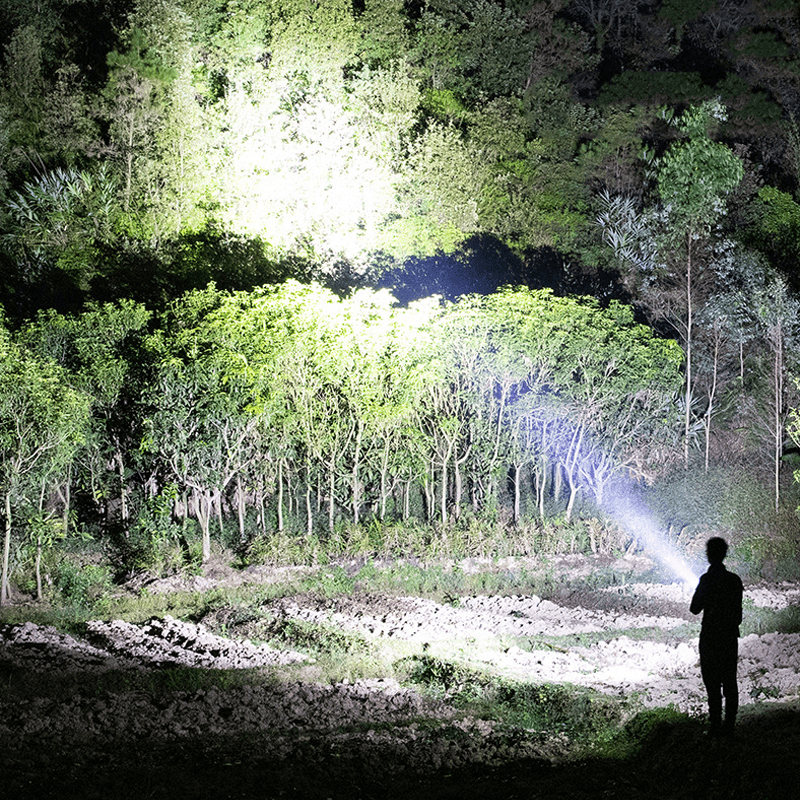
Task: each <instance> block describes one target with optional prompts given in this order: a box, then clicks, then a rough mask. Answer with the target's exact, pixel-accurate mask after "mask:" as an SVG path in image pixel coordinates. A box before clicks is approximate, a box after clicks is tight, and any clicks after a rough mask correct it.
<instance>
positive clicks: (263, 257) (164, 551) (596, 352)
mask: <svg viewBox="0 0 800 800" xmlns="http://www.w3.org/2000/svg"><path fill="white" fill-rule="evenodd" d="M0 13H2V15H3V19H2V22H3V24H2V25H0V307H1V308H2V313H1V314H0V322H1V323H2V325H0V349H1V350H2V359H0V495H1V496H2V504H1V507H0V517H1V518H2V521H3V563H2V587H1V588H2V593H1V597H0V601H2V602H6V601H7V600H8V599H9V597H10V596H11V594H12V593H13V592H14V591H19V590H25V591H30V592H31V593H34V594H36V595H38V596H40V597H41V596H42V595H43V593H44V592H45V591H46V587H47V585H48V584H52V583H53V582H55V584H56V585H58V582H59V580H61V581H62V582H64V581H68V580H70V579H71V580H74V575H73V576H72V578H70V575H71V573H69V572H68V570H67V569H66V567H64V566H63V554H64V553H66V552H69V551H70V549H71V548H74V547H78V546H82V547H88V546H90V544H91V546H94V547H97V548H98V549H99V550H101V551H102V552H104V553H105V554H106V555H107V556H108V557H109V558H110V562H111V563H112V564H113V565H114V569H115V572H116V576H117V577H123V576H129V575H131V574H133V573H135V572H136V571H138V570H142V569H150V570H153V571H156V572H158V571H161V572H164V573H167V572H169V571H170V570H179V569H184V568H186V567H193V568H196V569H202V565H203V564H204V563H206V562H207V561H208V560H209V559H210V558H211V557H212V553H213V552H214V549H215V548H217V549H224V550H226V551H231V552H234V553H236V554H237V557H238V558H239V559H240V560H241V563H243V564H246V563H249V562H252V561H261V562H263V561H270V560H273V561H281V560H295V561H297V562H302V561H304V560H313V561H316V562H318V561H319V560H320V559H327V558H333V557H335V556H337V555H340V554H342V553H376V552H382V553H406V554H408V553H417V552H419V553H425V554H445V555H446V554H452V553H454V552H459V553H481V554H484V555H485V554H489V555H491V554H497V553H513V552H522V553H534V552H546V551H547V552H553V551H559V552H561V551H576V550H578V551H584V552H594V553H598V552H606V551H609V552H610V551H612V550H620V549H621V550H625V549H631V548H635V547H636V546H637V543H636V541H635V538H634V540H633V541H632V540H631V537H630V535H628V534H625V533H620V532H616V531H615V528H614V522H613V520H612V519H609V518H608V517H607V515H606V514H605V510H604V509H605V503H606V501H607V498H608V497H609V495H610V494H613V493H614V492H615V491H619V490H620V487H624V489H625V491H635V492H636V493H638V494H640V495H641V496H643V497H644V498H645V499H646V502H647V503H648V504H649V507H650V508H651V509H652V510H653V513H654V514H656V515H657V517H658V519H659V524H660V525H662V526H663V529H664V531H665V535H666V536H668V537H671V538H672V539H673V540H675V541H676V542H677V543H678V544H680V545H682V546H691V544H692V542H693V541H694V540H695V539H696V538H697V539H699V538H703V537H704V536H705V535H706V534H707V533H708V532H709V531H712V530H713V531H715V532H722V533H724V535H726V536H727V537H729V538H730V539H731V540H732V541H733V542H734V543H735V544H736V546H737V549H738V553H739V554H740V557H741V558H743V559H748V560H749V563H750V564H751V566H752V567H753V569H754V570H755V571H756V572H758V571H759V570H761V571H763V573H764V574H768V575H770V576H772V577H779V576H780V575H782V574H784V573H787V571H791V569H795V570H796V565H797V558H798V556H799V555H800V523H799V522H798V515H797V509H798V504H800V499H799V498H798V482H797V480H796V477H795V475H796V470H798V467H800V413H799V411H798V409H800V388H798V383H797V379H798V376H800V358H799V356H800V350H799V349H798V344H799V343H800V342H799V340H800V314H799V313H798V312H799V311H800V202H799V201H800V195H799V194H798V193H799V192H800V121H799V120H800V11H799V10H798V7H797V4H796V2H794V0H505V1H503V0H280V1H279V0H6V1H5V2H4V4H3V11H2V12H0ZM797 475H798V476H800V473H797ZM59 565H62V566H61V567H60V566H59ZM59 570H60V571H59Z"/></svg>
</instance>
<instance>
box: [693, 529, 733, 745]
mask: <svg viewBox="0 0 800 800" xmlns="http://www.w3.org/2000/svg"><path fill="white" fill-rule="evenodd" d="M727 553H728V543H727V542H726V541H725V540H724V539H723V538H721V537H719V536H714V537H712V538H711V539H709V540H708V541H707V542H706V556H707V558H708V565H709V566H708V570H707V571H706V572H705V573H704V574H703V575H702V576H701V577H700V582H699V583H698V584H697V589H695V592H694V595H693V596H692V602H691V605H690V606H689V610H690V611H691V612H692V614H699V613H700V612H701V611H702V612H703V621H702V623H701V626H700V674H701V676H702V678H703V683H704V684H705V687H706V692H707V694H708V717H709V724H710V728H709V733H710V734H711V735H712V736H718V735H720V734H722V735H726V736H733V728H734V725H735V724H736V712H737V711H738V710H739V687H738V685H737V683H736V662H737V660H738V657H739V625H741V622H742V594H743V591H744V589H743V587H742V581H741V578H740V577H739V576H738V575H736V574H734V573H733V572H729V571H728V570H727V569H726V568H725V566H724V564H723V563H722V562H723V561H724V560H725V556H726V555H727ZM723 695H724V696H725V723H724V725H723V723H722V696H723Z"/></svg>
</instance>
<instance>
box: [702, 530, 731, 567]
mask: <svg viewBox="0 0 800 800" xmlns="http://www.w3.org/2000/svg"><path fill="white" fill-rule="evenodd" d="M726 555H728V543H727V542H726V541H725V540H724V539H723V538H722V537H721V536H713V537H712V538H711V539H709V540H708V541H707V542H706V556H707V557H708V563H709V564H721V563H722V562H723V560H724V559H725V556H726Z"/></svg>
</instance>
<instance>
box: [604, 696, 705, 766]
mask: <svg viewBox="0 0 800 800" xmlns="http://www.w3.org/2000/svg"><path fill="white" fill-rule="evenodd" d="M699 726H700V723H699V722H698V721H697V720H696V719H693V718H692V717H690V716H689V715H688V714H685V713H682V712H680V711H678V710H677V709H675V708H672V707H667V708H652V709H647V710H645V711H640V712H639V713H638V714H636V716H635V717H633V718H632V719H630V720H629V721H628V722H626V723H625V725H624V726H623V728H622V729H621V730H619V731H611V732H609V735H607V736H605V737H602V738H601V739H600V740H599V741H597V742H596V743H595V745H594V747H593V748H592V749H593V750H594V751H597V752H598V753H599V754H601V755H602V756H604V757H606V758H612V759H641V758H647V757H649V756H650V753H651V752H652V749H653V748H654V746H655V745H656V744H657V743H659V744H660V745H661V746H663V745H664V743H665V741H669V742H677V741H681V740H683V741H687V740H689V741H691V740H694V739H695V738H696V736H697V735H698V733H699Z"/></svg>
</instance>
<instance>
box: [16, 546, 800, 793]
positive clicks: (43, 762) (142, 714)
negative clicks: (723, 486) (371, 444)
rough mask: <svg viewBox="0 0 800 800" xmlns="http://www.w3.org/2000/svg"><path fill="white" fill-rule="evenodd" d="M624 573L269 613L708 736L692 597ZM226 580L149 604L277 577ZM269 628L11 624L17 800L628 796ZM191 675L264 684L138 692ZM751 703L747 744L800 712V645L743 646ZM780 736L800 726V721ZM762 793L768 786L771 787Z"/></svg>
mask: <svg viewBox="0 0 800 800" xmlns="http://www.w3.org/2000/svg"><path fill="white" fill-rule="evenodd" d="M623 566H624V574H625V576H626V579H625V582H624V583H623V584H622V585H619V586H614V587H612V588H610V589H598V590H594V589H589V588H585V589H582V588H580V583H579V582H577V583H576V581H575V576H576V575H579V574H580V571H581V570H585V569H587V563H586V561H585V560H575V559H573V560H572V561H569V560H565V561H564V562H563V563H562V564H561V568H562V573H561V574H562V578H563V579H564V580H565V585H567V582H566V578H570V579H571V582H570V583H569V584H568V585H570V586H572V587H574V586H576V585H577V586H578V587H579V588H577V589H575V588H572V589H569V590H564V591H563V592H558V591H556V592H554V593H553V595H552V596H551V598H550V599H543V598H541V597H536V596H532V595H527V596H525V595H516V596H515V595H509V596H490V595H476V596H473V597H467V598H460V599H459V600H458V601H455V600H454V601H453V602H451V603H437V602H434V601H432V600H429V599H425V598H421V597H416V596H412V595H409V596H392V595H379V594H374V593H370V594H360V593H354V594H350V595H339V596H334V597H323V596H320V595H318V594H297V595H295V596H291V597H284V598H280V599H276V600H272V601H265V604H264V608H263V609H262V610H263V612H264V613H265V614H266V615H267V616H268V618H269V619H270V620H271V621H272V622H271V630H273V631H274V630H276V629H278V628H285V626H286V624H287V623H299V624H301V625H302V624H308V625H310V626H321V627H323V628H325V629H329V630H331V631H337V632H341V634H342V635H343V636H349V637H352V639H353V640H354V641H360V642H364V643H366V646H367V647H371V648H375V649H376V651H377V650H380V648H381V647H384V646H385V647H392V648H395V650H398V651H402V652H405V653H409V654H423V653H424V654H426V655H429V656H431V657H436V658H441V659H444V660H447V661H449V662H456V663H461V664H464V665H467V666H468V667H469V669H470V670H473V671H475V672H476V674H482V675H485V676H489V679H491V678H492V677H494V678H495V679H507V680H511V681H527V682H532V683H542V684H552V683H570V684H574V685H579V686H583V687H587V688H589V689H594V690H597V691H599V692H602V693H603V694H606V695H610V696H614V697H617V698H622V699H626V698H635V703H636V707H637V708H642V707H644V708H647V707H652V708H655V707H665V706H673V707H675V708H677V709H679V710H681V711H685V712H689V713H691V714H695V715H698V719H699V715H701V714H702V712H703V710H704V707H705V695H704V691H703V687H702V684H701V682H700V676H699V667H698V659H697V640H696V636H697V630H698V626H697V620H696V619H694V618H692V617H691V615H690V614H689V613H688V610H687V607H688V600H689V593H688V591H687V590H686V589H685V588H684V587H682V586H680V585H678V584H650V583H643V582H637V580H636V567H637V566H639V567H642V568H644V566H646V565H635V564H626V565H623ZM623 566H621V567H620V569H622V568H623ZM589 568H590V565H589ZM223 573H224V574H219V575H218V576H217V577H204V578H194V579H191V581H190V582H188V583H187V581H186V580H185V579H170V580H168V581H161V582H155V583H151V584H150V585H149V587H148V590H149V591H151V592H157V591H171V590H175V589H178V588H181V589H187V588H195V589H198V590H207V589H209V588H213V587H214V586H217V585H220V584H221V583H228V584H230V583H231V582H234V581H236V582H243V581H249V582H254V583H257V582H259V581H266V580H271V579H272V580H274V579H275V578H276V576H275V575H274V573H272V574H268V573H267V572H266V571H259V570H251V571H250V572H249V573H246V574H243V573H233V572H224V571H223ZM746 598H747V600H748V601H749V603H748V604H747V606H748V608H750V609H759V608H767V609H771V610H774V611H777V612H780V611H781V610H782V609H787V608H790V607H791V606H792V605H797V604H798V603H800V586H798V585H796V584H779V585H757V586H755V585H754V586H748V587H746ZM254 624H255V623H254V622H253V621H252V620H249V621H248V619H247V618H243V619H242V620H239V621H238V622H237V616H236V615H235V614H231V613H230V610H228V615H227V616H226V615H225V609H221V610H218V611H216V612H215V613H213V614H211V615H209V618H208V619H207V620H204V622H203V623H190V622H185V621H181V620H177V619H173V618H171V617H164V618H154V619H151V620H149V621H148V622H146V623H144V624H140V625H134V624H131V623H126V622H122V621H119V620H116V621H115V620H105V621H104V620H95V621H92V622H90V623H89V624H88V625H87V626H86V629H85V631H84V633H83V634H82V635H81V636H79V637H76V636H69V635H66V634H64V633H60V632H59V631H57V630H55V629H54V628H48V627H40V626H37V625H34V624H32V623H25V624H22V625H0V686H5V687H6V690H5V691H4V692H0V748H2V752H3V756H2V760H0V768H2V769H3V771H4V772H5V775H3V782H4V785H5V786H9V787H12V788H13V789H14V792H15V794H16V796H18V797H27V796H30V797H34V796H35V797H37V798H39V797H42V798H43V797H48V796H53V797H55V796H59V797H65V796H70V793H72V792H74V793H75V796H78V795H80V796H82V797H103V796H110V795H113V796H117V797H146V796H147V797H162V796H164V797H167V796H168V797H171V798H175V797H192V796H218V797H251V796H252V797H255V796H258V797H285V796H309V797H311V796H314V797H316V796H318V797H345V796H346V797H360V796H363V797H373V796H374V797H382V796H392V795H396V796H409V797H411V796H418V792H420V791H423V789H424V794H427V795H428V796H443V797H444V796H451V795H450V794H449V792H451V791H452V792H456V793H457V794H458V795H459V796H461V797H463V796H464V794H465V792H466V794H467V796H475V797H477V796H479V795H480V796H484V792H485V790H486V786H487V785H493V786H504V787H505V788H504V790H503V796H508V797H512V796H520V797H522V796H524V797H538V796H543V797H544V796H563V797H567V796H569V797H581V796H587V797H588V796H597V797H600V796H615V792H616V789H615V788H614V787H617V788H619V787H620V786H621V785H622V783H624V780H623V779H622V778H621V777H620V776H619V775H616V774H614V775H611V774H610V773H609V774H607V773H605V772H603V777H602V778H598V776H597V770H598V769H600V767H594V768H593V769H594V772H593V773H592V775H593V777H591V778H587V780H590V782H591V781H598V780H599V781H600V783H599V784H598V786H599V785H603V786H605V787H606V788H605V789H604V790H603V791H605V792H612V794H591V792H590V793H589V794H580V792H581V791H583V790H582V789H581V788H580V786H576V785H575V781H576V780H578V781H580V780H582V778H580V775H581V769H586V768H587V767H585V766H584V767H582V768H580V769H579V768H578V767H576V766H571V767H570V766H567V765H566V764H564V760H565V758H566V757H567V756H568V755H569V748H568V746H567V742H566V740H565V738H564V736H563V735H560V734H558V733H557V732H553V731H538V732H537V731H534V730H525V731H519V732H516V733H515V732H513V731H510V730H509V728H508V726H504V725H501V724H499V723H497V722H495V721H493V720H488V719H481V718H479V716H477V715H473V716H470V715H466V714H464V713H463V712H460V711H458V710H457V709H456V708H455V707H453V705H451V704H450V702H449V700H448V697H447V696H446V695H443V696H438V697H432V696H430V695H428V694H423V693H421V692H420V691H418V690H417V689H416V688H413V687H409V686H408V685H406V686H401V685H400V684H399V683H398V682H397V681H396V680H395V679H394V678H382V679H371V680H352V681H341V682H336V683H333V684H330V683H327V684H323V683H318V682H314V681H313V680H309V679H308V675H310V674H313V657H312V656H311V655H309V653H308V652H304V651H303V648H302V647H300V646H295V647H294V648H282V647H275V646H272V647H271V646H267V645H265V644H254V643H253V641H251V639H255V640H259V639H262V640H266V639H268V638H269V637H267V636H265V635H263V633H264V631H263V629H262V630H261V634H262V635H260V636H259V635H258V634H259V630H258V629H257V627H255V628H254V627H253V626H254ZM222 633H225V634H227V635H222ZM248 636H249V638H248ZM545 636H546V637H548V639H547V641H545V639H544V637H545ZM554 636H557V637H564V638H563V639H561V638H559V639H553V638H552V637H554ZM554 642H556V644H554ZM558 642H563V645H562V644H558ZM176 668H195V669H201V670H222V671H228V673H227V674H232V673H233V672H239V671H244V670H249V671H250V673H249V674H252V675H257V676H258V677H259V679H258V680H253V681H250V682H248V681H231V683H230V686H226V685H225V684H224V682H222V685H221V686H214V687H212V688H207V689H194V690H189V691H186V690H183V689H182V688H181V687H180V686H178V687H176V689H175V691H170V692H164V691H152V692H151V691H146V690H143V689H142V685H143V684H142V680H141V677H142V675H143V674H145V675H147V674H156V673H158V674H160V675H162V676H163V675H164V674H172V672H170V670H172V671H175V669H176ZM304 668H307V672H304V671H303V670H304ZM293 670H294V671H293ZM111 673H113V674H114V675H119V674H120V673H122V674H130V675H135V676H137V680H136V681H132V684H135V687H136V688H135V690H132V691H119V690H118V689H115V690H114V691H109V692H103V691H99V692H97V691H93V692H82V691H77V692H75V693H70V692H69V691H65V692H54V691H52V690H48V691H47V692H43V693H42V694H41V696H30V697H25V698H20V697H19V696H17V694H16V693H14V692H12V691H10V690H11V689H12V688H13V686H14V685H16V682H18V681H19V680H20V679H21V677H20V676H22V675H25V676H26V679H27V680H30V676H31V674H37V675H41V676H42V677H43V678H47V679H48V680H47V685H48V686H51V687H52V685H53V682H54V681H55V683H56V685H58V684H59V682H60V683H62V684H63V685H64V686H70V685H72V683H71V680H72V679H71V677H70V676H73V677H74V676H83V677H84V678H85V676H86V675H92V676H96V678H97V680H98V681H100V680H101V679H102V677H103V675H104V674H111ZM242 674H243V673H242ZM98 685H99V684H98ZM145 685H146V684H145ZM739 687H740V698H741V702H742V705H743V712H742V720H743V725H742V730H743V731H744V733H743V734H742V738H743V740H744V741H745V742H747V741H748V734H747V730H748V724H750V726H751V728H750V730H751V731H756V730H760V728H759V726H760V725H761V724H762V723H763V719H764V714H765V713H768V711H767V712H764V710H763V709H764V705H763V704H764V702H768V703H770V704H773V706H774V708H775V709H776V711H778V710H785V709H787V708H789V709H794V708H795V706H794V705H793V703H795V702H796V701H797V700H798V693H799V692H800V634H797V633H775V632H770V633H763V634H757V633H750V634H748V635H746V636H744V637H743V638H742V639H741V641H740V665H739ZM754 704H758V706H756V705H754ZM748 706H751V707H752V708H751V709H750V711H749V712H748V709H747V707H748ZM756 708H758V714H756ZM748 720H749V723H748ZM785 724H787V725H795V728H796V724H797V717H796V716H791V717H790V718H788V721H786V723H785ZM752 726H755V728H753V727H752ZM777 727H780V725H779V724H778V725H777ZM775 729H776V723H770V730H775ZM697 735H698V736H700V735H701V727H700V723H699V722H698V728H697ZM755 738H756V739H759V738H763V737H762V734H761V733H758V734H757V735H756V737H755ZM752 743H754V742H751V744H752ZM662 744H663V743H662ZM695 744H696V743H695ZM736 746H739V747H741V746H742V745H741V743H737V745H736ZM762 761H763V759H762ZM565 770H566V772H565ZM559 775H560V776H561V779H557V777H556V776H559ZM566 776H569V778H568V779H567V777H566ZM650 780H652V779H650ZM741 780H742V779H739V781H740V783H741ZM645 783H646V782H645ZM759 785H760V786H761V787H762V788H763V786H764V783H763V780H762V781H761V783H760V784H759ZM480 787H483V788H480ZM662 788H663V787H662ZM209 790H213V793H212V794H207V792H208V791H209ZM562 791H563V792H564V793H563V794H562V793H561V792H562ZM586 791H589V788H588V787H587V789H586ZM598 791H599V790H598ZM637 791H638V790H637V789H636V787H630V786H629V787H627V789H626V790H625V794H626V795H628V796H631V797H637V796H639V795H638V794H637ZM642 791H644V789H642ZM537 792H543V794H541V795H539V794H537ZM5 796H8V797H11V796H12V795H11V794H8V795H5ZM419 796H423V795H419ZM452 796H455V794H454V795H452ZM642 796H645V795H644V794H643V795H642ZM661 796H673V795H670V794H668V793H662V794H661ZM674 796H676V797H677V796H681V795H680V794H675V795H674ZM685 796H692V795H691V794H686V795H685ZM709 796H711V795H709ZM720 796H723V795H720ZM726 796H727V795H726ZM731 796H735V795H731ZM742 796H744V795H742ZM751 796H761V795H751ZM764 796H769V795H764Z"/></svg>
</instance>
